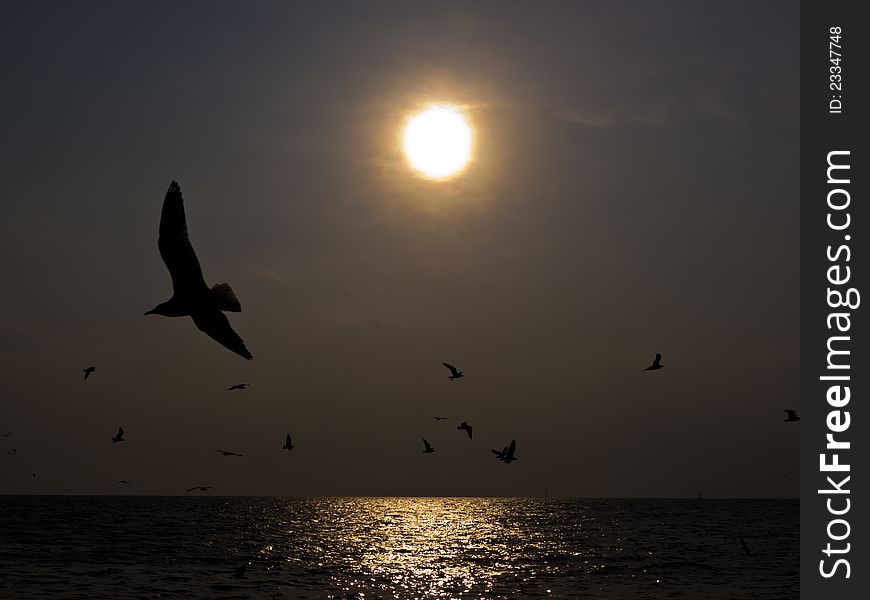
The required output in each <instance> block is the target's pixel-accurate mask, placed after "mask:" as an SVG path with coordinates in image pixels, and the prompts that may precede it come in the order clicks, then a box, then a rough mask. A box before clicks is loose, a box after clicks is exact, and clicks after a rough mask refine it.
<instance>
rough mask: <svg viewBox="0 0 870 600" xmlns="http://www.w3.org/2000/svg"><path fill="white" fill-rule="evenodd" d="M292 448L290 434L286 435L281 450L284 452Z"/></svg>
mask: <svg viewBox="0 0 870 600" xmlns="http://www.w3.org/2000/svg"><path fill="white" fill-rule="evenodd" d="M293 448H294V446H293V442H291V441H290V434H289V433H288V434H287V439H286V440H285V441H284V445H283V446H282V449H284V450H292V449H293Z"/></svg>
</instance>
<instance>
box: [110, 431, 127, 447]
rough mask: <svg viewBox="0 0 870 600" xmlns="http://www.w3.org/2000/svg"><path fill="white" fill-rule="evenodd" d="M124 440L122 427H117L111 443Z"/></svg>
mask: <svg viewBox="0 0 870 600" xmlns="http://www.w3.org/2000/svg"><path fill="white" fill-rule="evenodd" d="M123 441H125V440H124V428H123V427H118V433H116V434H115V437H113V438H112V443H113V444H114V443H115V442H123Z"/></svg>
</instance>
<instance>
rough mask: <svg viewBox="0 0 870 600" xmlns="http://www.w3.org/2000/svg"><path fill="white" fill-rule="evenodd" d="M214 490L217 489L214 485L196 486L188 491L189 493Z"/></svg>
mask: <svg viewBox="0 0 870 600" xmlns="http://www.w3.org/2000/svg"><path fill="white" fill-rule="evenodd" d="M214 489H216V488H215V487H214V486H213V485H195V486H193V487H192V488H190V489H189V490H187V491H188V492H195V491H200V492H207V491H209V490H214Z"/></svg>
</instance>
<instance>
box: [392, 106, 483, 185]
mask: <svg viewBox="0 0 870 600" xmlns="http://www.w3.org/2000/svg"><path fill="white" fill-rule="evenodd" d="M403 145H404V148H405V155H406V156H407V157H408V160H409V161H410V163H411V166H413V167H414V168H415V169H416V170H417V171H419V172H420V173H422V174H424V175H426V176H427V177H430V178H432V179H443V178H445V177H449V176H451V175H455V174H456V173H458V172H459V171H460V170H461V169H462V168H463V167H464V166H465V165H466V164H467V163H468V159H469V158H470V157H471V128H470V127H469V126H468V123H466V122H465V119H464V118H463V116H462V115H461V114H460V112H459V111H458V110H457V109H456V108H453V107H450V106H433V107H431V108H429V109H427V110H424V111H423V112H421V113H419V114H417V115H415V116H413V117H412V118H411V120H410V121H409V122H408V125H407V127H405V137H404V144H403Z"/></svg>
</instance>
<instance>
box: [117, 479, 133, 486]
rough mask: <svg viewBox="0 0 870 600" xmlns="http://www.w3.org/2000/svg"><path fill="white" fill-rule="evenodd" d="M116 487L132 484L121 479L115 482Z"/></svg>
mask: <svg viewBox="0 0 870 600" xmlns="http://www.w3.org/2000/svg"><path fill="white" fill-rule="evenodd" d="M115 485H130V482H129V481H127V480H126V479H119V480H118V481H116V482H115Z"/></svg>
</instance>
